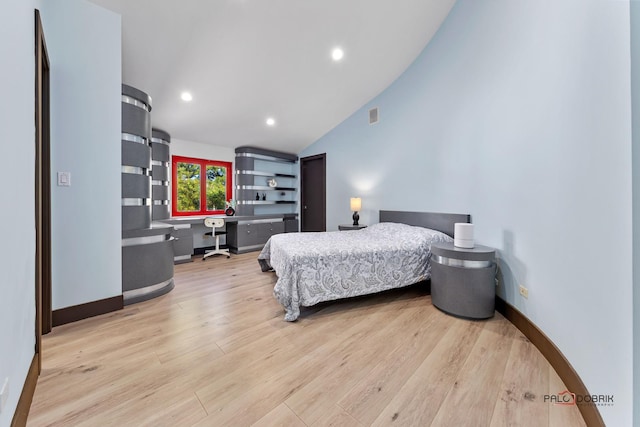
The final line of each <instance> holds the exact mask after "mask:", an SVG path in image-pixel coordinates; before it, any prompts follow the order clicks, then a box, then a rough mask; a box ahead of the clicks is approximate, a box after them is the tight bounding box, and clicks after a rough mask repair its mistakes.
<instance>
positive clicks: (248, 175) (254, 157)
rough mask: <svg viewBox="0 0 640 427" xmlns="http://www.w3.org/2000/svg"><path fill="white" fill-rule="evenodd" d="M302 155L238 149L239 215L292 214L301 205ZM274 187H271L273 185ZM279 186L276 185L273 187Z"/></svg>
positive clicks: (237, 207)
mask: <svg viewBox="0 0 640 427" xmlns="http://www.w3.org/2000/svg"><path fill="white" fill-rule="evenodd" d="M297 174H298V156H296V155H295V154H290V153H282V152H278V151H272V150H265V149H261V148H257V147H238V148H237V149H236V201H237V206H236V213H237V214H238V215H249V216H251V215H270V214H291V213H295V212H296V207H297V203H298V188H297V185H298V175H297ZM270 182H271V183H272V185H269V183H270ZM273 183H275V185H273Z"/></svg>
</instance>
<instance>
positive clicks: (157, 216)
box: [151, 129, 171, 221]
mask: <svg viewBox="0 0 640 427" xmlns="http://www.w3.org/2000/svg"><path fill="white" fill-rule="evenodd" d="M170 143H171V136H170V135H169V134H168V133H167V132H165V131H163V130H160V129H152V130H151V200H152V210H151V218H152V219H153V220H154V221H158V220H161V219H167V218H170V217H171V211H170V204H169V201H170V200H171V186H170V185H169V182H170V181H171V178H170V176H171V172H170V161H171V153H170V150H169V144H170Z"/></svg>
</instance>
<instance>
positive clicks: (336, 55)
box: [331, 47, 344, 61]
mask: <svg viewBox="0 0 640 427" xmlns="http://www.w3.org/2000/svg"><path fill="white" fill-rule="evenodd" d="M343 57H344V50H342V49H341V48H339V47H336V48H335V49H333V50H332V51H331V58H333V60H334V61H340V60H341V59H342V58H343Z"/></svg>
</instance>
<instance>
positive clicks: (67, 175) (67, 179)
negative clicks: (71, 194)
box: [58, 172, 71, 187]
mask: <svg viewBox="0 0 640 427" xmlns="http://www.w3.org/2000/svg"><path fill="white" fill-rule="evenodd" d="M58 186H59V187H70V186H71V172H58Z"/></svg>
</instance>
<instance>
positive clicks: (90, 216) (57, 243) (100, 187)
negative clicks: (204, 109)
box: [42, 0, 122, 310]
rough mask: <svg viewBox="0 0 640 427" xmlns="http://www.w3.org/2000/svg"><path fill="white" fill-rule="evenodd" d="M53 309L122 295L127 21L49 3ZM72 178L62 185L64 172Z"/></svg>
mask: <svg viewBox="0 0 640 427" xmlns="http://www.w3.org/2000/svg"><path fill="white" fill-rule="evenodd" d="M42 16H43V23H44V31H45V36H46V39H47V48H48V50H49V57H50V62H51V170H52V183H53V188H52V195H51V196H52V200H51V216H52V233H51V235H52V241H53V244H52V246H53V247H52V252H53V259H52V264H53V266H52V281H53V284H52V288H53V289H52V303H53V309H54V310H55V309H60V308H64V307H69V306H74V305H78V304H83V303H86V302H90V301H97V300H101V299H104V298H109V297H113V296H117V295H121V294H122V255H121V229H122V226H121V207H120V206H121V188H120V185H121V184H120V176H121V168H120V165H121V147H120V139H121V138H120V134H121V106H120V99H121V31H120V16H119V15H116V14H114V13H113V12H110V11H107V10H106V9H103V8H101V7H98V6H95V5H93V4H91V3H88V2H86V1H84V0H48V1H46V2H43V7H42ZM58 171H66V172H70V173H71V186H70V187H58V186H57V185H56V182H57V172H58Z"/></svg>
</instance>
